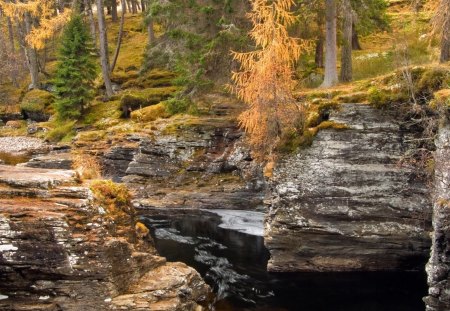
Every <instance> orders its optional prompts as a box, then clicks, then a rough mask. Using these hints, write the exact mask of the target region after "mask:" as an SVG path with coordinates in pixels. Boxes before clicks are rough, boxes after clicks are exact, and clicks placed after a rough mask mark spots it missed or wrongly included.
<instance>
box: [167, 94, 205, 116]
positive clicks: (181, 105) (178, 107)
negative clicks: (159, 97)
mask: <svg viewBox="0 0 450 311" xmlns="http://www.w3.org/2000/svg"><path fill="white" fill-rule="evenodd" d="M164 106H165V107H166V110H167V112H168V113H169V114H170V115H175V114H177V113H188V114H192V115H196V114H198V108H197V106H196V105H195V103H194V102H192V101H191V100H190V99H189V98H186V97H181V98H177V97H174V98H171V99H169V100H166V101H165V102H164Z"/></svg>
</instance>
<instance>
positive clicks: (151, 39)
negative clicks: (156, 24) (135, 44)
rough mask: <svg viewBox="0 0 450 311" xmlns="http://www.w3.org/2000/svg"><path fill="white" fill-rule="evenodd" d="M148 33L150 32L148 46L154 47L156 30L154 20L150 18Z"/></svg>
mask: <svg viewBox="0 0 450 311" xmlns="http://www.w3.org/2000/svg"><path fill="white" fill-rule="evenodd" d="M147 32H148V45H149V46H152V45H153V44H155V30H154V28H153V18H152V17H149V19H148V24H147Z"/></svg>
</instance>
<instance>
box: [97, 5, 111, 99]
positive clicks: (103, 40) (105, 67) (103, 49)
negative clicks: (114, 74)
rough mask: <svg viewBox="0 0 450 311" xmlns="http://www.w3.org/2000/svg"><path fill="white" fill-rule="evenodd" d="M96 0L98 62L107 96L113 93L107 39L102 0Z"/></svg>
mask: <svg viewBox="0 0 450 311" xmlns="http://www.w3.org/2000/svg"><path fill="white" fill-rule="evenodd" d="M96 1H97V15H98V16H97V19H98V30H99V38H100V42H99V43H100V62H101V65H102V74H103V81H104V82H105V90H106V96H107V97H108V98H109V97H111V96H112V95H113V93H114V92H113V89H112V84H111V78H110V76H109V72H110V68H109V56H108V39H107V35H106V24H105V12H104V10H103V1H102V0H96Z"/></svg>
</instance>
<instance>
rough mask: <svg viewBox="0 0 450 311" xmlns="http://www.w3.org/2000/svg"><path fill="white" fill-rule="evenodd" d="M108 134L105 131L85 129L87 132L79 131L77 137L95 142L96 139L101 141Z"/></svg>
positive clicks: (83, 140) (80, 139) (79, 139)
mask: <svg viewBox="0 0 450 311" xmlns="http://www.w3.org/2000/svg"><path fill="white" fill-rule="evenodd" d="M105 136H106V132H105V131H102V130H100V131H85V132H81V133H79V134H78V135H77V136H76V137H75V139H76V140H77V141H82V142H95V141H99V140H101V139H103V138H104V137H105Z"/></svg>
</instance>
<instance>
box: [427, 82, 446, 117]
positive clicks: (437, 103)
mask: <svg viewBox="0 0 450 311" xmlns="http://www.w3.org/2000/svg"><path fill="white" fill-rule="evenodd" d="M428 106H429V107H430V108H431V109H433V110H434V111H436V112H438V113H439V114H442V115H446V116H447V117H449V116H450V89H444V90H440V91H438V92H436V93H434V99H433V100H431V101H430V102H429V103H428Z"/></svg>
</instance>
